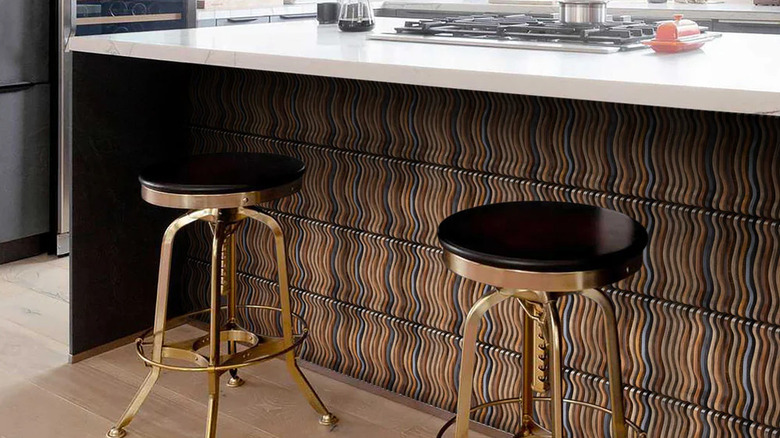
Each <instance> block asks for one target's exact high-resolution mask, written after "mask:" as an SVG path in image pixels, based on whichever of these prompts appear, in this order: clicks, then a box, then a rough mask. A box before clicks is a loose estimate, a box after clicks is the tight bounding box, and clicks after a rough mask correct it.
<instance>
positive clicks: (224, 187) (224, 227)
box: [106, 153, 338, 438]
mask: <svg viewBox="0 0 780 438" xmlns="http://www.w3.org/2000/svg"><path fill="white" fill-rule="evenodd" d="M304 171H305V167H304V164H303V163H302V162H301V161H299V160H297V159H294V158H290V157H285V156H281V155H274V154H253V153H243V154H208V155H197V156H193V157H190V158H187V159H185V160H181V161H177V162H173V163H166V164H162V165H158V166H155V167H152V168H150V169H148V170H147V171H145V172H144V173H143V174H142V175H141V176H140V178H139V180H140V181H141V196H142V197H143V199H144V200H145V201H147V202H149V203H151V204H154V205H158V206H162V207H169V208H181V209H190V210H192V211H190V212H189V213H187V214H185V215H183V216H181V217H180V218H178V219H176V220H175V221H173V223H171V224H170V226H168V229H167V230H166V231H165V234H164V236H163V242H162V251H161V254H160V271H159V276H158V283H157V305H156V309H155V319H154V326H153V327H152V329H151V330H150V332H147V334H145V335H143V336H142V337H141V338H139V339H138V340H137V341H136V347H137V351H138V355H139V357H140V358H141V359H142V360H143V361H144V363H145V364H147V365H148V366H149V367H150V370H149V374H148V376H147V377H146V380H144V382H143V383H142V384H141V387H140V388H139V389H138V392H137V393H136V395H135V397H133V400H132V401H131V402H130V405H129V406H128V407H127V410H126V411H125V413H124V414H123V415H122V418H121V419H120V420H119V421H118V422H117V423H116V425H115V426H114V427H112V428H111V430H109V431H108V433H107V434H106V435H107V436H108V437H110V438H117V437H123V436H125V434H126V431H125V427H127V425H128V424H129V423H130V422H131V421H132V420H133V417H135V415H136V413H137V412H138V410H139V408H140V407H141V405H142V404H143V402H144V400H145V399H146V397H147V396H148V395H149V393H150V392H151V390H152V387H153V386H154V384H155V382H156V381H157V379H158V378H159V377H160V371H161V370H162V369H167V370H174V371H189V372H198V371H200V372H205V373H207V374H208V387H209V402H208V417H207V420H206V437H207V438H214V437H216V431H217V411H218V404H219V379H220V377H221V376H222V374H224V373H225V372H230V379H229V380H228V382H227V385H228V386H230V387H237V386H241V384H242V383H243V380H242V379H241V378H240V377H239V376H238V372H237V370H238V368H242V367H245V366H249V365H253V364H256V363H260V362H262V361H265V360H268V359H271V358H274V357H277V356H281V355H284V356H285V360H286V363H287V370H288V371H289V372H290V374H291V375H292V377H293V379H294V380H295V382H296V383H297V384H298V387H299V388H300V390H301V392H303V394H304V396H305V397H306V399H307V400H308V401H309V404H310V405H311V406H312V408H314V410H315V411H317V413H318V414H319V415H320V420H319V421H320V424H322V425H325V426H333V425H335V424H336V422H337V421H338V419H337V418H336V416H335V415H333V414H332V413H330V411H328V409H327V408H326V407H325V405H324V404H323V403H322V400H320V398H319V396H318V395H317V393H316V392H315V391H314V388H312V386H311V384H310V383H309V382H308V380H306V377H305V376H304V375H303V373H302V372H301V370H300V368H298V364H297V362H296V357H295V348H296V347H297V346H299V345H300V344H301V343H302V342H303V340H304V339H305V337H306V335H307V333H308V330H307V328H306V326H305V323H304V322H303V320H302V319H301V317H300V316H299V315H296V314H294V313H293V312H292V307H291V303H290V288H289V285H288V278H287V257H286V255H285V247H284V235H283V234H282V229H281V228H280V226H279V223H278V222H277V221H276V220H275V219H273V218H272V217H271V216H268V215H266V214H263V213H260V212H257V211H255V210H252V209H250V208H248V207H250V206H255V205H258V204H260V203H263V202H268V201H272V200H274V199H278V198H281V197H283V196H287V195H290V194H293V193H295V192H297V191H298V190H300V188H301V178H302V177H303V174H304ZM246 219H253V220H256V221H259V222H262V223H263V224H265V225H266V226H268V227H269V228H270V229H271V231H272V232H273V235H274V242H275V247H276V260H277V264H278V267H277V269H278V272H279V297H280V299H279V301H280V307H279V308H274V307H267V306H254V305H239V304H238V303H237V300H236V263H235V245H236V243H235V236H234V232H235V231H236V228H237V227H238V225H239V224H240V223H241V222H242V221H244V220H246ZM198 220H201V221H206V222H208V223H209V226H210V227H211V230H212V231H213V240H212V249H211V284H210V294H209V295H210V309H207V310H203V311H198V312H193V313H190V314H188V315H184V316H183V317H181V318H187V317H192V316H196V315H202V314H205V313H209V315H210V322H209V333H208V335H206V336H202V337H198V338H195V339H190V340H187V341H182V342H175V343H170V344H166V343H165V326H166V309H167V306H168V283H169V280H170V267H171V254H172V250H173V239H174V236H175V235H176V232H178V231H179V230H180V229H181V228H182V227H184V226H186V225H189V224H191V223H193V222H195V221H198ZM223 296H224V297H225V300H226V302H227V305H226V306H223V305H222V303H221V301H222V297H223ZM239 309H255V310H257V311H265V312H274V313H278V314H280V316H281V323H282V324H281V325H282V335H281V336H279V337H272V336H261V335H258V334H255V333H252V332H250V331H248V330H245V329H243V328H242V327H240V325H239V323H238V319H237V311H238V310H239ZM223 311H224V312H225V313H226V315H227V318H226V319H225V321H224V322H223V321H222V313H223ZM294 321H295V322H297V324H296V325H294ZM295 326H297V327H302V328H300V329H299V330H297V331H296V330H295V329H294V327H295ZM222 342H225V343H226V344H227V354H222V353H221V352H220V343H222ZM240 346H243V347H244V348H242V349H241V350H240V351H239V347H240ZM206 349H207V352H204V353H201V352H200V351H201V350H206ZM166 359H176V360H179V361H182V360H183V361H187V362H190V363H192V366H179V365H173V364H171V363H170V361H169V360H168V361H166Z"/></svg>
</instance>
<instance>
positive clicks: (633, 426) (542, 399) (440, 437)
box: [436, 397, 647, 438]
mask: <svg viewBox="0 0 780 438" xmlns="http://www.w3.org/2000/svg"><path fill="white" fill-rule="evenodd" d="M549 401H550V397H535V398H534V402H535V403H536V402H548V403H549ZM522 402H523V400H522V399H521V398H519V397H518V398H504V399H501V400H495V401H491V402H487V403H482V404H480V405H477V406H474V407H472V408H471V409H470V410H469V412H476V411H478V410H480V409H485V408H490V407H493V406H499V405H507V404H513V403H522ZM563 404H572V405H577V406H583V407H586V408H590V409H596V410H598V411H601V412H604V413H606V414H612V411H610V410H609V409H607V408H605V407H603V406H599V405H596V404H593V403H588V402H584V401H579V400H572V399H568V398H565V399H563ZM456 419H457V417H452V418H450V420H449V421H447V422H446V423H444V426H442V428H441V429H439V433H438V434H436V438H443V437H444V432H446V431H447V429H449V428H450V426H452V425H453V424H454V423H455V420H456ZM626 425H627V426H628V427H629V428H630V429H631V430H632V431H633V432H634V434H635V435H636V437H637V438H647V434H646V433H645V432H643V431H642V429H640V428H639V426H637V425H636V424H634V423H632V422H631V421H629V420H626ZM531 436H546V437H549V436H552V435H549V434H548V435H531Z"/></svg>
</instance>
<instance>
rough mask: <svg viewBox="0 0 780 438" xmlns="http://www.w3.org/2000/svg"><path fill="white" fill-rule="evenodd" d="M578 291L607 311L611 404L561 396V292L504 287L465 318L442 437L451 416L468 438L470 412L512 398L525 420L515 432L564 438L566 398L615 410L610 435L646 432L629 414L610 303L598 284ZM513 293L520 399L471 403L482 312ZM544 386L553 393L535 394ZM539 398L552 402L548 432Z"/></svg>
mask: <svg viewBox="0 0 780 438" xmlns="http://www.w3.org/2000/svg"><path fill="white" fill-rule="evenodd" d="M575 294H579V295H582V296H584V297H586V298H588V299H590V300H592V301H594V302H595V303H596V304H597V305H598V306H599V308H600V309H601V311H602V312H603V315H604V326H605V330H606V335H607V336H606V343H607V360H608V370H609V389H610V404H611V406H610V408H611V409H607V408H604V407H601V406H597V405H592V404H590V403H585V402H581V401H577V400H569V399H564V398H563V363H562V360H561V333H560V327H561V323H560V316H559V315H558V311H557V309H556V301H557V296H558V294H555V293H546V292H535V291H526V290H509V289H501V290H498V291H496V292H494V293H492V294H490V295H487V296H484V297H482V298H481V299H479V300H478V301H477V302H476V303H475V304H474V306H473V307H472V308H471V310H470V311H469V314H468V316H467V317H466V322H465V324H464V333H463V353H462V357H461V368H460V376H459V385H460V386H459V388H458V404H457V410H456V416H455V418H454V419H453V420H450V421H449V422H447V423H446V424H445V425H444V426H443V427H442V428H441V430H440V431H439V434H438V435H437V436H438V437H439V438H441V437H443V436H444V432H445V431H446V430H447V429H448V428H449V426H451V425H452V423H453V421H454V423H455V435H454V436H455V438H467V437H468V429H469V414H470V413H471V412H474V411H476V410H478V409H482V408H485V407H488V406H497V405H504V404H511V403H520V405H521V424H520V425H519V432H518V433H517V434H516V435H515V437H530V436H533V437H550V438H563V405H564V404H566V403H569V404H574V405H578V406H583V407H588V408H593V409H596V410H598V411H600V412H604V413H608V414H611V415H612V438H626V437H627V435H628V427H630V428H631V429H633V430H634V432H635V433H636V434H637V436H639V437H644V436H645V434H644V433H643V432H642V431H641V430H639V428H638V427H637V426H636V425H635V424H633V423H631V422H628V421H627V420H626V419H625V414H624V407H623V385H622V381H621V375H620V351H619V349H618V337H617V325H616V320H615V312H614V308H613V307H612V303H611V302H610V301H609V299H608V298H607V297H606V296H605V295H604V294H603V293H602V292H601V291H598V290H595V289H589V290H585V291H581V292H575ZM513 297H514V298H517V299H518V300H519V301H520V304H521V305H522V307H523V311H524V312H523V359H522V360H523V370H522V380H523V382H522V394H521V396H520V397H519V398H516V399H503V400H497V401H493V402H488V403H483V404H481V405H478V406H475V407H471V398H472V391H473V381H474V367H475V362H476V349H477V334H478V333H479V327H480V324H481V320H482V317H483V316H484V315H485V313H487V311H488V310H489V309H490V308H491V307H493V306H495V305H496V304H498V303H501V302H503V301H505V300H506V299H508V298H513ZM540 329H543V330H544V331H545V335H544V336H543V337H540V333H541V332H540V331H539V330H540ZM547 364H549V366H548V365H547ZM539 371H542V376H545V377H547V381H546V383H547V384H544V383H543V382H542V379H540V378H539V377H540V375H539V374H538V372H539ZM545 391H546V392H549V396H548V397H537V396H536V395H535V393H542V392H545ZM541 401H546V402H549V403H550V414H551V429H552V430H550V431H548V430H546V429H544V428H542V427H541V426H540V425H539V424H537V423H535V422H534V420H533V412H534V410H533V405H534V403H535V402H541Z"/></svg>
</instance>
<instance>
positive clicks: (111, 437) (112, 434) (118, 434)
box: [106, 427, 127, 438]
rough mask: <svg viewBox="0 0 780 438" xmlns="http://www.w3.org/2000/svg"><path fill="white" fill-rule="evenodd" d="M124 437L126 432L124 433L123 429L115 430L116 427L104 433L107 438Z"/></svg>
mask: <svg viewBox="0 0 780 438" xmlns="http://www.w3.org/2000/svg"><path fill="white" fill-rule="evenodd" d="M125 435H127V432H125V430H124V429H117V428H116V427H112V428H111V430H109V431H108V433H106V437H107V438H122V437H123V436H125Z"/></svg>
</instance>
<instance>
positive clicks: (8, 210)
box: [0, 64, 51, 242]
mask: <svg viewBox="0 0 780 438" xmlns="http://www.w3.org/2000/svg"><path fill="white" fill-rule="evenodd" d="M0 65H1V64H0ZM50 93H51V90H50V87H49V85H19V86H13V87H0V224H1V226H0V242H8V241H12V240H17V239H21V238H24V237H28V236H32V235H35V234H41V233H46V232H48V231H49V181H50V176H49V158H50V154H51V149H50V144H51V135H50V131H49V116H50V113H49V96H50Z"/></svg>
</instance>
